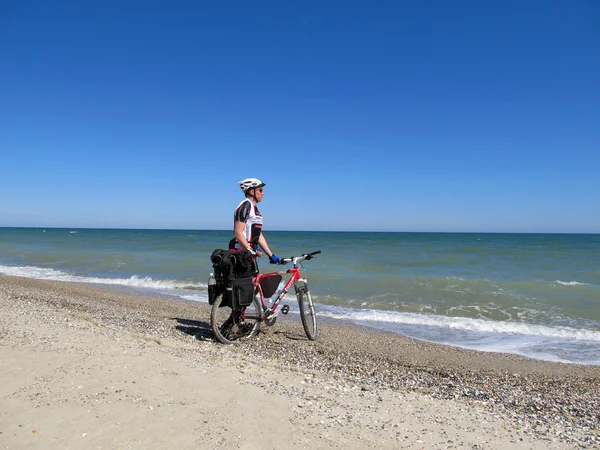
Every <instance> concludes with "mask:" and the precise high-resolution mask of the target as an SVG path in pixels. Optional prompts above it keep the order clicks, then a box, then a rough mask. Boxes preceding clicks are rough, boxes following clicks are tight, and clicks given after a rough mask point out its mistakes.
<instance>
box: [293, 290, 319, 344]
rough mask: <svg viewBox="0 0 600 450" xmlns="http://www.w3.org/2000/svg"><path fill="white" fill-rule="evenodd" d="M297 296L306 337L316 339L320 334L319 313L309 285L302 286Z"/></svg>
mask: <svg viewBox="0 0 600 450" xmlns="http://www.w3.org/2000/svg"><path fill="white" fill-rule="evenodd" d="M297 296H298V307H299V308H300V319H301V320H302V326H303V327H304V332H305V333H306V337H308V339H310V340H311V341H316V340H317V335H318V330H317V314H316V312H315V305H314V304H313V301H312V297H311V295H310V291H309V290H308V286H302V287H301V288H300V289H298V292H297Z"/></svg>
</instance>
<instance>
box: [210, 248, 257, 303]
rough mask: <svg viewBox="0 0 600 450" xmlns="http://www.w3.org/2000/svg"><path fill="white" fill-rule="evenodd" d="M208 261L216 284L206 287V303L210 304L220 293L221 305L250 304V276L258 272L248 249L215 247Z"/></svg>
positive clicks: (251, 292) (252, 292) (252, 293)
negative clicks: (221, 296) (221, 297)
mask: <svg viewBox="0 0 600 450" xmlns="http://www.w3.org/2000/svg"><path fill="white" fill-rule="evenodd" d="M210 261H211V262H212V265H213V269H214V274H215V281H216V284H215V285H214V286H209V288H208V303H209V304H211V305H212V304H213V303H214V301H215V299H216V298H217V296H218V295H220V294H221V293H222V294H223V300H222V301H221V306H229V307H231V308H235V307H237V306H248V305H250V304H251V303H252V299H253V296H254V285H253V284H252V277H253V276H254V275H255V274H256V273H258V267H257V266H256V263H255V262H254V258H253V257H252V254H251V253H250V252H249V251H248V250H241V251H240V250H221V249H216V250H214V251H213V252H212V255H211V256H210Z"/></svg>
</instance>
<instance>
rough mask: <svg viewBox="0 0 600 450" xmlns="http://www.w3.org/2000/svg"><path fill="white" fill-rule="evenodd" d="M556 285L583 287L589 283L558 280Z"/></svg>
mask: <svg viewBox="0 0 600 450" xmlns="http://www.w3.org/2000/svg"><path fill="white" fill-rule="evenodd" d="M555 283H558V284H562V285H563V286H582V285H586V284H588V283H580V282H579V281H560V280H556V281H555Z"/></svg>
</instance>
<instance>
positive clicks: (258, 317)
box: [210, 250, 321, 344]
mask: <svg viewBox="0 0 600 450" xmlns="http://www.w3.org/2000/svg"><path fill="white" fill-rule="evenodd" d="M319 253H321V250H317V251H316V252H312V253H304V254H303V255H302V256H292V257H291V258H282V259H281V260H280V262H279V264H280V265H285V264H287V263H292V264H293V267H292V268H290V269H287V270H286V271H278V272H271V273H264V274H258V275H256V276H255V277H254V278H253V279H252V284H253V286H254V296H253V299H252V303H251V304H250V305H248V306H243V307H237V308H232V307H230V306H229V305H227V306H221V304H222V302H223V299H224V294H219V295H217V296H216V298H215V300H214V303H213V305H212V310H211V314H210V321H211V327H212V331H213V334H214V336H215V338H216V339H217V340H218V341H219V342H221V343H223V344H233V343H235V342H238V341H243V340H246V339H249V338H251V337H254V336H256V335H257V334H258V333H259V332H260V330H261V326H262V324H263V323H264V324H266V325H267V326H273V325H274V324H275V321H276V319H277V316H279V314H284V315H285V314H287V313H288V311H289V306H288V305H283V306H282V307H281V309H277V308H278V307H279V305H280V303H281V302H282V300H283V298H284V297H285V296H286V294H287V293H288V291H289V290H290V288H291V287H292V285H293V286H294V290H295V293H296V299H297V300H298V307H299V309H300V319H301V321H302V327H303V328H304V331H305V333H306V336H307V337H308V339H310V340H311V341H314V340H316V339H317V333H318V331H317V316H316V313H315V307H314V304H313V301H312V297H311V295H310V290H309V289H308V281H307V279H306V278H303V277H302V276H301V275H300V269H299V267H302V262H303V261H308V260H311V259H312V258H314V255H317V254H319ZM284 275H289V279H288V280H287V281H286V283H285V285H284V287H283V289H282V290H281V291H280V292H279V294H278V295H277V297H276V298H275V301H273V303H272V305H271V306H268V304H267V302H266V301H265V298H269V297H271V296H272V295H274V293H275V290H276V289H277V287H278V286H279V283H280V282H281V280H282V278H283V276H284Z"/></svg>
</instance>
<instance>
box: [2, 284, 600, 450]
mask: <svg viewBox="0 0 600 450" xmlns="http://www.w3.org/2000/svg"><path fill="white" fill-rule="evenodd" d="M0 296H1V297H0V298H1V300H2V301H1V302H0V313H1V314H0V317H1V318H0V326H1V329H2V331H3V332H2V338H0V356H2V357H3V359H4V361H5V364H6V366H7V369H8V372H9V374H8V375H2V376H1V377H2V378H3V380H2V381H3V383H2V384H1V385H2V386H3V387H2V388H0V398H2V399H3V403H7V402H8V403H9V405H8V408H6V409H5V408H3V409H5V411H2V412H0V432H2V434H0V443H3V442H7V443H9V444H12V445H24V444H27V445H26V446H28V447H29V446H32V447H35V448H48V446H50V447H52V445H53V444H52V442H51V441H47V440H46V441H43V445H42V444H41V440H40V439H39V438H41V437H42V436H41V435H42V432H41V431H39V432H36V433H32V432H31V430H30V432H29V434H27V435H25V434H23V435H21V434H19V430H18V428H19V427H18V426H17V430H16V432H15V433H13V432H14V431H15V426H16V425H15V420H16V418H19V420H24V419H23V418H24V417H27V416H29V415H32V416H36V415H38V414H40V413H43V414H42V416H43V417H46V419H45V420H46V421H49V420H51V419H50V417H51V416H52V414H56V412H57V411H56V410H57V408H58V409H60V405H61V403H60V402H59V401H58V400H57V398H58V397H56V395H55V394H56V391H57V390H60V389H58V387H57V386H56V385H55V384H53V383H52V381H50V382H49V383H50V384H49V387H48V389H46V390H44V389H42V390H41V392H44V393H45V394H44V395H45V396H46V397H48V398H49V399H51V400H50V401H48V402H46V403H47V404H45V405H44V404H42V403H40V404H39V405H37V406H36V401H35V398H36V395H34V394H35V393H33V394H32V393H31V392H30V391H31V390H32V389H33V390H35V388H31V386H36V382H35V380H36V377H39V376H41V375H39V374H40V373H44V370H43V369H44V367H39V365H38V363H37V362H36V358H33V361H31V360H29V359H28V357H31V355H32V354H33V355H36V356H43V355H47V354H52V355H53V356H54V358H55V359H56V360H57V361H67V360H69V358H70V357H72V356H73V355H92V356H91V357H95V355H96V352H98V351H99V350H98V349H96V348H94V345H93V343H94V342H96V341H102V342H103V347H101V348H102V349H104V348H106V349H112V351H111V352H108V350H106V351H107V352H108V353H110V356H109V355H105V356H104V357H103V356H102V355H100V357H99V361H113V359H114V358H117V356H116V355H122V354H123V353H122V351H124V350H123V348H125V349H126V350H125V351H129V350H127V349H129V348H134V349H135V352H138V353H139V357H136V358H134V361H135V363H132V364H130V365H129V368H130V370H132V371H134V372H135V371H136V370H138V369H139V368H140V367H142V366H144V367H145V366H146V365H149V366H150V367H152V366H153V365H152V363H153V362H155V361H161V363H162V364H163V365H164V366H165V367H166V366H169V367H171V366H172V367H174V368H175V369H174V370H181V371H184V372H186V371H188V370H189V374H190V375H189V377H190V378H189V379H187V382H186V383H183V385H185V388H187V389H192V390H193V391H194V392H202V393H203V394H204V395H205V396H211V395H212V397H215V388H214V386H213V387H211V386H210V385H206V384H202V383H201V382H200V380H199V378H195V377H197V376H198V373H197V372H198V371H197V370H194V369H197V368H198V367H202V368H203V369H202V370H204V371H205V372H206V373H208V374H212V375H215V376H217V378H219V380H220V383H221V384H220V389H218V388H217V389H216V391H218V392H221V393H222V394H224V393H228V392H237V393H238V394H239V395H240V396H242V397H244V396H247V397H248V399H249V401H251V402H254V404H256V405H262V407H261V408H259V409H260V410H261V412H263V410H264V409H266V410H267V411H269V410H271V411H269V414H272V415H273V418H272V419H273V423H274V424H273V425H267V428H269V430H270V433H271V434H270V436H271V437H269V438H268V439H273V443H272V447H273V448H283V447H293V448H295V446H297V448H305V447H307V446H316V447H319V448H325V447H328V448H331V447H333V448H336V447H337V446H338V445H339V446H340V447H342V445H341V444H342V443H344V445H343V447H344V448H364V447H368V446H370V444H373V445H375V444H376V445H378V446H383V447H384V448H421V447H426V448H429V447H435V448H461V447H464V446H469V447H472V446H473V445H478V446H479V447H477V448H500V447H502V448H573V447H586V448H599V446H600V428H599V425H598V423H599V422H600V390H599V389H600V388H599V387H598V386H599V385H600V367H599V366H588V365H578V364H567V363H560V362H551V361H542V360H533V359H528V358H525V357H521V356H518V355H513V354H503V353H490V352H479V351H476V350H468V349H463V348H459V347H451V346H445V345H442V344H435V343H430V342H426V341H419V340H415V339H411V338H408V337H405V336H402V335H399V334H396V333H390V332H384V331H379V330H376V329H370V328H368V327H363V326H360V325H353V324H337V323H336V324H334V323H331V321H320V323H319V327H320V331H319V339H318V340H317V341H316V342H311V341H308V340H307V339H306V337H305V336H304V332H303V330H302V326H301V324H300V320H278V322H277V323H276V325H275V326H274V327H269V328H267V329H266V330H265V332H264V333H261V335H260V336H259V337H258V338H257V339H254V340H251V341H249V342H247V343H244V344H242V345H236V346H223V345H220V344H217V343H215V342H214V341H213V340H212V336H211V332H210V317H209V316H210V309H209V308H210V307H209V305H206V304H202V303H199V302H194V301H191V300H185V299H178V298H176V297H171V296H161V295H156V296H151V295H143V294H134V293H127V292H123V290H122V289H115V290H113V289H110V288H106V287H104V286H100V285H93V286H92V285H88V284H78V283H66V282H59V281H45V280H36V279H28V278H19V277H10V276H0ZM38 334H39V336H38ZM74 335H77V339H75V340H73V337H74ZM44 336H46V337H44ZM48 336H52V339H48V338H47V337H48ZM113 347H114V348H113ZM117 350H118V351H117ZM119 352H121V353H119ZM103 358H104V359H103ZM41 359H43V358H41ZM140 361H141V362H140ZM9 362H10V364H9ZM67 362H68V361H67ZM138 362H139V364H138ZM28 364H30V365H31V367H30V369H31V377H32V378H30V379H29V384H26V385H25V386H20V387H19V388H18V389H17V388H15V382H14V381H11V382H9V381H10V380H11V379H12V378H9V376H10V375H11V374H12V375H13V376H14V375H18V371H17V369H14V367H17V366H19V367H27V365H28ZM65 364H66V363H65ZM3 365H4V364H3ZM67 365H68V364H67ZM75 366H76V367H78V368H79V370H81V371H83V369H82V368H81V367H80V366H77V365H75ZM183 368H185V370H183ZM71 369H73V368H71ZM169 370H171V369H169ZM12 372H14V373H12ZM50 372H51V373H53V374H54V378H59V377H57V376H56V371H50ZM73 372H77V370H69V371H66V372H61V373H62V374H63V375H62V376H63V378H61V379H62V380H63V383H65V382H66V381H65V380H67V379H69V377H70V375H71V374H72V373H73ZM167 372H168V371H167ZM232 372H234V374H233V375H232ZM186 373H187V372H186ZM203 373H204V372H203ZM240 374H241V375H240ZM255 374H260V376H255ZM43 376H44V377H45V375H43ZM17 378H18V377H17ZM48 379H50V380H52V379H53V377H52V376H49V377H48ZM83 379H84V380H86V381H90V380H93V382H94V383H97V384H99V385H100V384H106V385H112V384H115V383H116V381H115V377H114V373H113V372H106V371H94V372H91V373H89V374H88V375H87V377H83ZM32 380H33V381H32ZM266 380H270V382H267V381H266ZM213 382H214V380H213ZM196 383H198V384H196ZM17 384H18V383H17ZM42 384H43V382H42ZM82 384H84V383H82ZM142 384H143V383H142ZM217 385H219V383H217ZM28 386H29V388H28ZM129 386H131V385H129ZM169 386H171V385H170V384H169ZM63 387H64V386H63ZM146 387H147V388H148V390H149V392H150V393H149V394H147V395H150V396H151V395H152V393H154V395H158V394H157V393H156V392H155V390H156V389H158V387H157V386H154V385H148V386H146ZM38 389H39V388H38ZM173 389H174V391H173V392H174V393H172V395H175V396H177V395H180V396H182V397H183V396H185V395H184V394H188V393H186V392H183V391H182V392H179V391H178V390H177V389H176V388H175V387H174V388H173ZM181 389H184V388H183V387H182V388H181ZM249 391H251V392H249ZM241 393H244V394H243V395H242V394H241ZM44 395H42V397H44ZM140 395H142V394H140ZM225 397H227V396H226V395H225ZM212 400H213V403H214V405H216V406H220V407H218V408H216V407H214V406H212V405H213V403H211V404H210V405H209V404H206V405H204V408H205V409H207V410H211V408H214V411H212V412H213V414H217V416H218V414H221V415H222V416H223V420H224V421H228V422H230V421H231V420H230V419H226V418H225V415H226V413H228V414H229V415H230V416H232V417H234V418H237V419H239V422H241V424H238V425H233V424H230V425H228V426H229V427H230V428H231V427H238V428H240V432H242V433H243V432H244V431H246V432H248V431H249V430H251V429H254V427H255V426H256V423H255V422H254V419H249V418H248V415H252V412H251V411H252V410H251V409H250V410H245V409H244V408H243V407H242V408H241V410H239V411H236V410H235V408H233V409H231V408H229V409H228V408H223V406H224V405H225V406H231V403H227V402H225V403H224V405H223V404H221V405H220V402H221V401H222V400H223V399H219V398H213V399H212ZM230 400H231V399H230ZM79 401H80V402H81V400H79ZM198 401H199V400H198ZM228 401H229V400H228ZM286 402H287V403H286ZM241 403H242V402H237V401H236V402H235V404H236V405H238V406H240V405H241ZM71 404H74V405H76V406H77V405H78V400H72V402H71ZM113 404H114V405H115V406H114V407H110V408H108V406H107V408H108V410H109V411H110V414H112V415H113V416H115V417H117V418H118V420H120V422H119V423H123V422H126V421H127V420H129V419H127V417H125V416H126V414H125V412H127V411H129V410H130V409H131V408H134V407H135V406H136V404H135V403H132V402H131V401H128V400H127V399H120V400H118V401H117V400H115V401H114V402H113V403H111V405H113ZM271 404H273V405H274V406H273V407H271V406H270V405H271ZM79 406H81V407H89V405H87V404H86V405H85V406H83V403H82V404H80V405H79ZM196 406H197V407H198V408H200V406H199V405H196ZM342 406H345V408H343V407H342ZM189 408H191V406H189V405H188V406H187V407H186V406H185V405H180V406H179V408H175V407H174V410H176V412H175V415H176V416H183V415H185V416H186V417H187V413H189ZM76 409H77V408H76ZM134 409H135V408H134ZM200 409H201V408H200ZM348 410H350V411H351V413H347V412H346V411H348ZM120 411H121V412H120ZM150 411H153V410H150ZM218 411H220V412H218ZM407 411H413V412H415V411H418V413H416V412H415V413H414V414H407ZM34 412H35V414H33V413H34ZM107 414H108V413H107ZM282 415H283V416H286V415H288V416H289V417H288V420H287V421H286V423H285V426H284V425H282V424H281V420H280V419H278V417H280V416H282ZM376 416H377V417H385V420H384V419H381V418H379V419H378V418H377V417H376ZM111 417H112V416H111ZM111 420H113V419H111ZM114 420H117V419H114ZM114 420H113V421H114ZM186 420H193V419H192V418H190V419H183V418H182V421H183V422H186ZM206 420H208V423H205V422H202V419H201V418H198V417H196V420H195V421H194V422H193V423H188V425H190V426H192V428H193V429H194V430H195V431H194V433H192V434H193V435H194V436H195V437H193V438H192V437H190V436H189V433H188V440H187V441H185V442H183V447H184V448H187V447H188V446H189V447H191V446H192V444H194V443H195V444H198V443H199V442H208V443H209V445H211V446H213V447H218V445H216V444H218V443H219V442H223V444H222V446H223V448H226V447H227V448H239V447H241V446H244V445H243V444H244V441H243V440H242V441H236V440H235V439H234V437H233V436H229V435H228V433H225V432H223V433H217V434H215V433H216V432H214V430H213V431H211V430H212V428H211V426H210V425H211V423H213V422H212V419H206ZM198 421H199V423H198ZM244 421H246V422H247V424H246V425H244V423H243V422H244ZM375 422H377V425H375ZM111 423H112V422H111ZM275 424H277V427H276V426H275ZM108 425H109V424H105V426H104V428H110V429H111V430H112V432H113V433H114V431H115V429H114V427H115V426H114V424H113V425H112V426H111V427H109V426H108ZM157 426H158V428H159V429H161V430H162V432H163V433H164V429H163V428H161V427H160V425H158V424H157ZM290 427H291V428H290ZM50 428H52V427H50ZM100 428H102V427H100ZM262 428H264V424H262V423H261V429H262ZM9 430H10V431H9ZM36 430H37V428H36ZM423 430H429V431H427V432H425V431H423ZM21 431H22V430H21ZM290 431H292V432H294V433H296V436H302V437H303V438H304V439H305V440H306V442H304V443H302V445H300V442H299V441H298V442H296V443H295V444H294V446H291V445H290V442H289V441H286V436H287V435H286V434H285V433H288V432H290ZM155 432H156V431H155ZM131 433H132V432H128V431H127V430H122V429H120V430H119V433H117V435H118V436H121V438H122V439H124V440H127V439H129V438H130V437H131ZM198 433H200V434H202V433H203V434H202V436H204V438H206V439H205V441H202V440H200V441H198V439H199V438H198V436H199V434H198ZM297 433H301V434H297ZM151 434H152V433H151ZM255 434H256V433H255ZM246 435H247V433H246V434H244V436H246ZM419 436H420V437H419ZM172 437H173V436H172ZM246 438H247V436H246ZM277 438H280V439H281V440H279V441H278V440H277ZM96 439H97V440H96V441H95V442H94V444H95V445H99V446H104V445H106V446H109V440H107V439H108V437H107V436H106V435H105V434H99V435H98V436H97V438H96ZM153 439H154V440H152V441H149V442H155V440H156V436H155V437H154V438H153ZM182 439H183V438H182ZM190 439H191V440H190ZM219 439H221V440H219ZM232 439H233V440H232ZM247 439H250V438H247ZM253 439H257V440H256V441H251V442H250V441H249V442H250V443H247V445H246V448H257V447H259V446H262V445H259V444H261V443H264V441H261V440H259V437H255V438H253ZM268 439H267V440H268ZM36 440H37V441H36ZM418 441H421V442H418ZM450 441H452V442H450ZM36 442H37V443H36ZM61 442H62V443H63V444H64V443H65V442H64V441H61ZM69 442H70V441H69ZM89 442H90V441H88V442H87V445H88V446H89V445H90V444H89ZM131 442H132V441H131ZM265 442H266V441H265ZM284 444H285V445H284ZM57 445H58V443H57ZM77 445H79V444H76V443H74V442H70V443H69V444H68V446H69V447H77ZM81 445H83V442H81ZM219 445H221V444H219ZM419 445H420V447H419ZM166 446H167V447H168V448H172V447H174V446H175V445H174V444H172V443H171V444H169V443H167V445H166ZM56 448H58V446H57V447H56Z"/></svg>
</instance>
